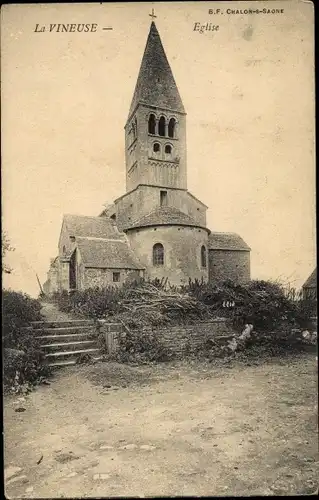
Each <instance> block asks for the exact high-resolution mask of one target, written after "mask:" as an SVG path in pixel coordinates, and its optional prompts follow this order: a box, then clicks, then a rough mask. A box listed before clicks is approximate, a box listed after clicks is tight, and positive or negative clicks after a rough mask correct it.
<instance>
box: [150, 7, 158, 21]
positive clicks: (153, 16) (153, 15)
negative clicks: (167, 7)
mask: <svg viewBox="0 0 319 500" xmlns="http://www.w3.org/2000/svg"><path fill="white" fill-rule="evenodd" d="M149 16H150V17H151V18H152V21H154V19H155V18H156V17H157V16H155V14H154V9H152V14H149Z"/></svg>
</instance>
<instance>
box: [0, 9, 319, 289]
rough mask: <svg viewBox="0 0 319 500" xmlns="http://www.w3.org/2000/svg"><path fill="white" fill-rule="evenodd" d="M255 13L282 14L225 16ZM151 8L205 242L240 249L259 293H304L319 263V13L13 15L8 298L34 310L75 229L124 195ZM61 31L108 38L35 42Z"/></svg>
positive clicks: (6, 129)
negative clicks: (317, 43)
mask: <svg viewBox="0 0 319 500" xmlns="http://www.w3.org/2000/svg"><path fill="white" fill-rule="evenodd" d="M252 6H253V7H254V8H257V6H258V8H259V9H262V8H264V7H266V8H267V9H271V8H278V7H280V8H283V9H284V13H283V14H278V15H276V14H227V8H232V9H235V8H236V9H245V8H252ZM152 8H154V10H155V14H156V16H157V18H156V19H155V22H156V26H157V28H158V31H159V34H160V36H161V40H162V43H163V46H164V49H165V51H166V55H167V57H168V60H169V63H170V65H171V68H172V71H173V74H174V77H175V80H176V82H177V86H178V88H179V91H180V94H181V97H182V101H183V103H184V107H185V109H186V112H187V169H188V189H189V191H190V192H191V193H193V194H194V195H195V196H196V197H197V198H199V199H200V200H201V201H202V202H204V203H205V204H206V205H207V206H208V207H209V209H208V212H207V225H208V227H209V228H210V229H211V230H213V231H226V232H236V233H239V234H240V235H241V236H242V237H243V238H244V240H245V241H246V242H247V243H248V244H249V246H250V247H251V274H252V278H254V279H274V280H278V279H279V280H280V281H282V282H285V283H287V282H290V283H291V284H292V286H296V287H300V286H301V285H302V283H303V282H304V281H305V280H306V278H307V277H308V275H309V274H310V273H311V272H312V270H313V268H314V267H315V263H316V248H315V241H316V238H315V144H314V116H315V102H314V95H315V94H314V46H313V45H314V43H313V40H314V21H313V18H314V13H313V4H312V3H310V2H302V1H299V2H294V1H280V2H279V1H275V2H271V1H267V2H231V3H226V2H225V3H218V2H216V3H215V2H182V3H174V2H169V3H168V2H167V3H166V2H160V3H153V4H152V3H139V4H138V3H116V4H115V3H114V4H112V3H109V4H98V3H96V4H43V5H5V6H3V7H2V10H1V59H2V110H1V118H2V120H1V122H2V125H1V137H2V224H3V228H4V230H6V231H7V233H8V236H9V239H10V241H11V244H12V246H13V247H15V251H13V252H9V254H7V259H6V261H7V262H8V264H10V265H11V266H12V268H13V272H12V273H11V274H10V275H5V276H4V282H3V285H4V286H5V287H7V288H12V289H14V290H21V291H23V292H26V293H28V294H30V295H32V296H36V295H37V294H38V292H39V286H38V283H37V280H36V274H38V276H39V278H40V281H41V282H42V283H43V282H44V281H45V279H46V273H47V271H48V268H49V263H50V258H52V257H55V256H56V255H57V245H58V239H59V234H60V228H61V222H62V217H63V214H65V213H73V214H80V215H98V214H99V213H100V212H101V210H102V209H103V206H104V205H105V204H109V203H111V202H112V201H113V200H114V199H115V198H117V197H118V196H121V195H122V194H123V193H124V192H125V155H124V125H125V121H126V118H127V115H128V111H129V107H130V103H131V99H132V96H133V92H134V87H135V83H136V79H137V76H138V71H139V67H140V63H141V59H142V55H143V51H144V48H145V44H146V39H147V36H148V32H149V27H150V22H151V18H150V17H149V13H150V12H151V10H152ZM212 8H214V9H217V8H220V9H221V10H222V12H223V14H220V13H219V14H209V13H208V10H209V9H212ZM196 22H199V23H200V24H206V23H211V24H212V25H216V26H217V25H218V26H219V29H218V31H204V32H203V33H199V32H198V31H195V30H194V25H195V23H196ZM58 23H63V24H67V23H69V24H72V23H76V24H77V23H96V24H97V25H98V26H97V30H96V32H90V33H83V32H82V33H65V32H64V33H61V32H59V33H58V32H56V31H52V32H49V31H48V29H46V31H45V32H41V33H38V32H35V27H36V24H38V25H39V26H45V27H46V28H47V27H48V26H49V25H50V24H58ZM103 27H112V28H113V29H112V30H103V29H102V28H103ZM38 29H39V28H38Z"/></svg>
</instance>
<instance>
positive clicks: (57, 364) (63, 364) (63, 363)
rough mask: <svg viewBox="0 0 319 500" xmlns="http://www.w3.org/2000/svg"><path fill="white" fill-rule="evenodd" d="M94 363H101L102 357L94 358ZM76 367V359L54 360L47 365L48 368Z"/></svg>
mask: <svg viewBox="0 0 319 500" xmlns="http://www.w3.org/2000/svg"><path fill="white" fill-rule="evenodd" d="M92 358H93V359H94V361H99V360H100V359H102V356H92ZM73 365H76V358H74V359H62V360H54V361H51V362H50V363H47V366H50V367H51V368H63V367H66V366H73Z"/></svg>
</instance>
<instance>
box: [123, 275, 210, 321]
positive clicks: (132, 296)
mask: <svg viewBox="0 0 319 500" xmlns="http://www.w3.org/2000/svg"><path fill="white" fill-rule="evenodd" d="M126 292H127V293H126V296H125V297H123V299H122V300H121V301H120V302H119V306H120V308H121V313H120V314H119V319H121V320H122V321H123V322H125V323H126V324H127V326H128V327H130V328H137V327H143V326H160V325H165V324H166V325H167V324H181V323H185V322H187V323H191V322H192V321H196V320H197V321H198V320H205V319H206V320H207V319H209V318H210V317H212V315H211V312H210V308H209V307H208V306H206V305H205V304H203V303H202V302H200V301H199V300H198V299H197V298H195V297H193V296H191V295H190V294H188V293H185V292H179V291H177V290H175V289H173V288H166V285H165V283H164V284H163V283H162V282H160V283H158V284H153V283H150V282H144V283H141V284H140V285H139V286H138V287H132V288H131V289H127V290H126Z"/></svg>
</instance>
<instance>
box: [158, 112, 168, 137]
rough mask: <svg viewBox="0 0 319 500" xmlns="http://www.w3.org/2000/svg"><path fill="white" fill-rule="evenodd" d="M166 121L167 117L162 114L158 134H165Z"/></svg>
mask: <svg viewBox="0 0 319 500" xmlns="http://www.w3.org/2000/svg"><path fill="white" fill-rule="evenodd" d="M165 127H166V121H165V117H164V116H161V117H160V119H159V122H158V135H161V136H163V137H164V136H165Z"/></svg>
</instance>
